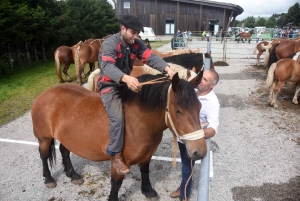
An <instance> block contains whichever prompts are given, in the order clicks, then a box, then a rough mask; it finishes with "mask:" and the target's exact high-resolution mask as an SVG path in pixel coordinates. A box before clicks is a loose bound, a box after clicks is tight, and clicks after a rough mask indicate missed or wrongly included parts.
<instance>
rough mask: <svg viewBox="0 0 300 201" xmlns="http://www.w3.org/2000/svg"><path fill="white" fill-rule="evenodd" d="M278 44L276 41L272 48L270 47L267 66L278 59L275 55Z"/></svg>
mask: <svg viewBox="0 0 300 201" xmlns="http://www.w3.org/2000/svg"><path fill="white" fill-rule="evenodd" d="M279 44H280V43H277V44H276V45H275V46H274V47H273V49H272V51H271V53H270V58H269V61H268V67H270V66H271V65H272V63H275V62H277V61H278V58H277V56H276V48H277V47H278V45H279Z"/></svg>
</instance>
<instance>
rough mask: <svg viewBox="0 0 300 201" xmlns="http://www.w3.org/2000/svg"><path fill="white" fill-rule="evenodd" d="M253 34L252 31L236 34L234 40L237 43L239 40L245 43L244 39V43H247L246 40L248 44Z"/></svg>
mask: <svg viewBox="0 0 300 201" xmlns="http://www.w3.org/2000/svg"><path fill="white" fill-rule="evenodd" d="M253 33H254V29H252V30H251V31H249V32H248V33H247V32H242V33H240V34H237V33H236V35H235V38H236V40H237V42H238V43H239V42H240V40H242V42H243V43H245V42H244V39H245V41H247V39H248V42H249V43H250V41H251V36H252V35H253Z"/></svg>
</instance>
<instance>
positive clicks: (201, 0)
mask: <svg viewBox="0 0 300 201" xmlns="http://www.w3.org/2000/svg"><path fill="white" fill-rule="evenodd" d="M171 1H178V2H184V3H189V4H198V5H204V6H212V7H219V8H225V9H229V10H233V11H235V12H234V14H233V16H235V17H236V16H238V15H240V14H242V13H243V12H244V9H243V8H242V7H240V6H239V5H236V4H232V3H223V2H216V1H209V0H171Z"/></svg>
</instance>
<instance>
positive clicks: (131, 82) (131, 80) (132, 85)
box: [121, 74, 142, 92]
mask: <svg viewBox="0 0 300 201" xmlns="http://www.w3.org/2000/svg"><path fill="white" fill-rule="evenodd" d="M121 81H123V82H125V83H126V84H127V86H128V88H129V89H131V90H132V91H134V92H139V91H140V90H141V88H142V87H141V86H140V83H139V81H138V79H136V78H135V77H132V76H130V75H126V74H125V75H123V77H122V78H121Z"/></svg>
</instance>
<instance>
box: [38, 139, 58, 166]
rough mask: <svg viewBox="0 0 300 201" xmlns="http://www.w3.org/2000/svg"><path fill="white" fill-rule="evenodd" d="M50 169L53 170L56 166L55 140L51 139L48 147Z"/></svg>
mask: <svg viewBox="0 0 300 201" xmlns="http://www.w3.org/2000/svg"><path fill="white" fill-rule="evenodd" d="M40 151H41V150H40ZM48 160H49V163H50V167H51V168H53V167H54V165H56V152H55V139H54V138H53V139H52V140H51V142H50V145H49V157H48Z"/></svg>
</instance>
